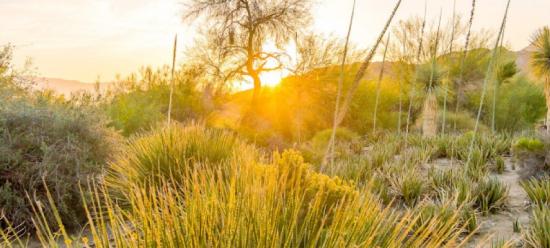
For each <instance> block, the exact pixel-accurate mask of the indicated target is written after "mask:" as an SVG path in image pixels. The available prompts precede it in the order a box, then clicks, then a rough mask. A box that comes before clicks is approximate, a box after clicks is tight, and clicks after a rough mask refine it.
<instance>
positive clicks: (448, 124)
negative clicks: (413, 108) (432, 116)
mask: <svg viewBox="0 0 550 248" xmlns="http://www.w3.org/2000/svg"><path fill="white" fill-rule="evenodd" d="M438 116H439V117H440V120H439V123H443V113H440V114H439V115H438ZM445 116H446V120H445V130H446V131H454V132H456V131H458V132H467V131H470V130H474V128H475V125H476V119H475V118H472V116H470V115H469V114H468V113H464V112H459V113H455V112H447V114H446V115H445ZM478 130H479V131H480V132H482V133H485V132H487V131H489V128H488V127H487V126H486V125H484V124H483V123H480V125H479V127H478Z"/></svg>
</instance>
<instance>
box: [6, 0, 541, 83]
mask: <svg viewBox="0 0 550 248" xmlns="http://www.w3.org/2000/svg"><path fill="white" fill-rule="evenodd" d="M182 1H184V0H154V1H151V0H0V45H3V44H7V43H11V44H13V45H15V48H16V49H15V56H14V57H15V58H14V60H15V64H16V66H22V65H23V64H24V62H25V61H27V60H28V59H31V60H32V63H33V66H34V67H35V72H36V74H38V75H39V76H44V77H54V78H63V79H70V80H79V81H83V82H94V81H96V80H98V79H99V80H100V81H102V82H105V81H112V80H113V79H114V78H115V76H116V75H117V74H120V75H128V74H129V73H131V72H135V71H137V70H138V69H139V68H140V67H141V66H144V65H152V66H161V65H164V64H169V63H170V61H171V58H170V57H171V49H172V42H173V37H174V34H176V33H177V34H178V36H179V38H178V47H180V48H186V47H192V46H193V40H194V34H195V32H194V27H193V26H194V25H197V24H196V23H195V24H188V23H183V22H182V21H181V13H182V12H183V11H184V9H183V8H184V6H183V5H182ZM426 1H427V3H428V18H430V19H432V20H433V19H435V18H436V17H437V16H438V15H439V11H440V10H442V11H443V16H444V19H445V18H447V19H448V20H450V17H451V16H452V10H453V1H454V0H426ZM352 2H353V1H352V0H317V4H316V6H315V7H314V9H312V13H313V18H314V20H313V23H312V26H311V27H310V29H312V30H313V31H315V32H320V33H325V34H334V35H340V36H344V35H345V33H346V29H347V25H348V21H349V14H350V10H351V5H352ZM395 2H396V0H395V1H394V0H357V10H356V19H355V23H354V28H353V30H352V37H351V40H352V42H354V43H356V44H358V45H359V46H369V45H370V44H372V43H373V42H374V40H375V38H376V36H377V35H378V34H379V32H380V30H381V28H382V27H383V25H384V23H385V21H386V19H387V17H388V15H389V14H390V12H391V9H392V8H393V5H394V4H395ZM477 2H478V7H477V13H476V17H475V20H474V27H473V28H474V30H478V31H479V30H492V31H493V32H496V29H497V28H498V26H499V25H500V22H501V19H502V16H503V14H504V8H505V5H506V0H477ZM470 5H471V1H470V0H456V10H457V12H458V13H460V14H462V15H463V16H464V17H467V15H468V13H469V10H470ZM549 10H550V0H521V1H520V0H512V4H511V9H510V14H509V20H508V24H507V29H506V37H505V40H506V42H507V44H508V45H509V46H510V47H511V48H512V49H514V50H520V49H522V48H524V47H525V46H527V45H528V44H529V38H530V37H531V35H532V33H533V32H534V31H535V30H536V29H537V28H539V27H542V26H545V25H550V14H549ZM423 12H424V0H403V3H402V6H401V8H400V9H399V11H398V12H397V16H396V21H397V20H399V19H407V18H409V17H411V16H421V15H422V14H423ZM396 21H394V23H396ZM184 60H185V58H184V57H182V56H181V54H180V57H179V58H178V61H179V62H180V63H182V62H183V61H184Z"/></svg>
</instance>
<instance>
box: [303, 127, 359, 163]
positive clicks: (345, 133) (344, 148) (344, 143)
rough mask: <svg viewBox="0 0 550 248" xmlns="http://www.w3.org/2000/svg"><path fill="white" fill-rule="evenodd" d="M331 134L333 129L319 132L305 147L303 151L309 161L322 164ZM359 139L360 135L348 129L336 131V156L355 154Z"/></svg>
mask: <svg viewBox="0 0 550 248" xmlns="http://www.w3.org/2000/svg"><path fill="white" fill-rule="evenodd" d="M331 134H332V129H326V130H323V131H321V132H318V133H316V134H315V135H314V136H313V138H311V140H310V141H309V142H307V143H306V144H305V145H304V146H303V148H302V151H303V152H304V154H305V156H306V158H307V159H308V160H309V161H315V162H321V160H322V158H323V156H324V154H325V152H326V149H327V145H328V142H329V140H330V136H331ZM358 139H359V135H357V134H356V133H355V132H352V131H350V130H349V129H347V128H338V129H336V139H335V142H336V144H335V146H334V147H335V148H334V156H335V157H337V158H342V157H346V156H349V155H350V154H351V153H353V152H354V142H356V141H357V140H358Z"/></svg>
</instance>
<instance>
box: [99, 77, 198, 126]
mask: <svg viewBox="0 0 550 248" xmlns="http://www.w3.org/2000/svg"><path fill="white" fill-rule="evenodd" d="M169 75H170V73H169V68H168V67H162V68H160V69H158V70H153V69H151V68H143V69H142V70H141V71H140V72H139V73H138V74H132V75H131V76H129V77H128V78H127V79H124V80H121V81H120V82H118V84H117V85H116V87H114V88H113V89H111V91H109V92H108V93H107V96H108V97H106V98H105V99H103V100H104V101H103V102H102V103H103V107H104V109H105V110H106V113H107V114H108V115H109V117H110V118H111V120H112V125H113V126H114V127H115V128H116V129H118V130H121V131H122V133H123V134H124V135H125V136H130V135H132V134H135V133H137V132H139V131H147V130H150V129H151V128H154V127H155V126H156V125H157V123H159V122H162V121H164V120H165V118H166V113H167V112H168V98H169V97H170V78H169ZM193 77H194V76H193V75H192V74H190V73H189V72H187V71H185V70H176V72H175V81H174V95H173V96H172V97H173V103H172V106H173V109H172V118H173V119H174V120H177V121H180V122H185V121H189V120H192V119H199V118H200V117H203V116H204V115H205V113H206V112H207V110H206V109H205V107H204V106H203V103H202V102H201V98H200V93H199V92H198V91H197V90H196V89H195V85H194V80H193V79H194V78H193Z"/></svg>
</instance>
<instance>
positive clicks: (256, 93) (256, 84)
mask: <svg viewBox="0 0 550 248" xmlns="http://www.w3.org/2000/svg"><path fill="white" fill-rule="evenodd" d="M250 77H252V81H253V82H254V90H253V92H252V108H255V107H256V106H257V105H258V100H259V98H260V92H261V89H262V81H261V79H260V75H258V73H256V72H254V73H250Z"/></svg>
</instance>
